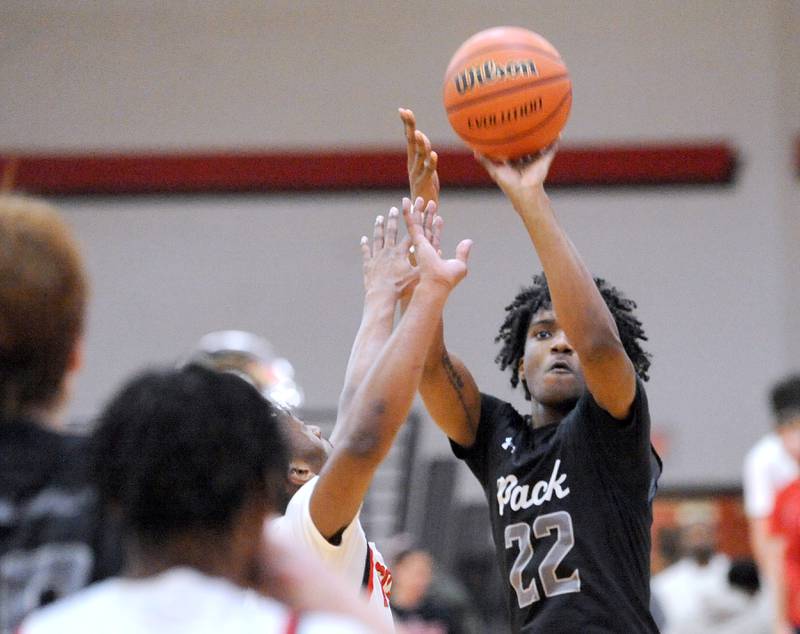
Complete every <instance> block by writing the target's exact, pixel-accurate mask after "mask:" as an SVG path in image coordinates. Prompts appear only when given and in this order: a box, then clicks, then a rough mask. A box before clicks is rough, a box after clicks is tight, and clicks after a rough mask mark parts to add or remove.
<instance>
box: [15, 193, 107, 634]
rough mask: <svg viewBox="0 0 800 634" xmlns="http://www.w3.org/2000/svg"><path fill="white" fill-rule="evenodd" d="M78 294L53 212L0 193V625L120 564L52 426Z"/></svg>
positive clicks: (72, 458)
mask: <svg viewBox="0 0 800 634" xmlns="http://www.w3.org/2000/svg"><path fill="white" fill-rule="evenodd" d="M86 303H87V281H86V275H85V272H84V268H83V264H82V262H81V257H80V254H79V252H78V248H77V245H76V243H75V241H74V240H73V238H72V236H71V234H70V231H69V229H68V228H67V226H66V224H65V223H64V222H63V221H62V220H61V219H60V218H59V216H58V214H57V212H56V211H55V210H54V209H52V208H51V207H50V206H48V205H46V204H45V203H43V202H40V201H37V200H33V199H30V198H24V197H20V196H10V195H0V634H7V633H10V632H12V631H14V630H15V628H16V627H17V625H18V624H19V622H20V620H21V619H22V617H24V616H25V614H27V613H28V612H29V611H30V610H32V609H34V608H36V607H38V606H40V605H43V604H45V603H48V602H50V601H53V600H54V599H57V598H58V597H60V596H63V595H65V594H68V593H70V592H73V591H75V590H78V589H79V588H81V587H83V586H84V585H86V584H87V583H89V582H90V581H91V580H93V579H98V578H102V577H104V576H107V575H109V574H111V573H113V572H116V569H117V567H118V566H119V563H120V562H119V559H118V553H119V550H118V548H117V546H116V536H115V533H113V532H111V531H109V530H108V529H107V527H106V526H105V525H104V524H103V523H102V522H101V521H100V516H99V515H98V514H97V507H96V496H95V494H94V489H93V487H91V486H90V485H89V473H88V469H87V467H88V442H87V439H86V438H83V437H80V436H75V435H70V434H66V433H63V432H62V431H61V430H59V426H60V420H61V416H62V410H63V406H64V405H65V404H66V402H67V401H68V399H69V395H70V386H71V383H72V380H73V376H74V375H75V373H76V372H77V370H78V369H79V368H80V365H81V357H82V354H81V349H82V347H81V337H82V333H83V324H84V316H85V312H86Z"/></svg>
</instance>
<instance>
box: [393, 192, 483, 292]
mask: <svg viewBox="0 0 800 634" xmlns="http://www.w3.org/2000/svg"><path fill="white" fill-rule="evenodd" d="M423 204H424V203H423V200H422V198H417V199H416V200H415V201H414V205H413V207H412V205H411V201H410V200H409V199H408V198H404V199H403V219H404V220H405V222H406V227H407V229H408V235H409V236H410V237H411V242H412V246H413V249H414V254H415V256H416V260H417V268H418V269H419V275H420V283H425V282H431V283H434V284H436V285H439V286H442V287H444V288H445V289H446V290H447V292H449V291H451V290H452V289H453V288H455V286H456V285H457V284H458V283H459V282H460V281H461V280H462V279H464V277H465V276H466V274H467V259H468V257H469V252H470V249H471V248H472V240H462V241H461V242H460V243H459V244H458V246H457V247H456V256H455V258H453V259H449V260H446V259H444V258H442V257H441V254H440V252H439V250H438V248H436V247H435V246H434V245H433V244H432V240H437V241H438V237H436V238H434V236H437V235H438V233H439V232H440V231H441V227H442V223H443V221H442V219H441V217H438V216H437V217H436V222H433V221H432V220H430V221H429V222H431V223H432V226H431V228H430V229H429V230H427V229H426V227H425V223H426V222H427V221H428V220H427V219H432V218H433V217H434V216H435V215H436V203H435V202H433V201H429V202H428V204H427V205H425V207H424V208H423ZM429 235H430V236H431V237H429ZM437 246H438V245H437Z"/></svg>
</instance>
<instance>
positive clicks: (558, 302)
mask: <svg viewBox="0 0 800 634" xmlns="http://www.w3.org/2000/svg"><path fill="white" fill-rule="evenodd" d="M554 156H555V148H554V147H553V148H550V149H549V150H547V151H546V152H544V153H543V154H542V155H541V156H540V157H539V158H538V159H537V160H536V161H534V162H532V163H527V164H525V165H522V166H518V165H512V164H510V163H501V164H498V163H492V162H491V161H489V160H488V159H486V158H482V157H478V159H479V160H480V161H481V163H482V164H483V165H484V167H485V168H486V170H487V171H488V172H489V174H490V175H491V177H492V178H493V179H494V180H495V182H496V183H497V184H498V185H499V186H500V189H502V190H503V192H504V193H505V194H506V196H507V197H508V199H509V200H510V201H511V204H512V205H513V206H514V209H515V210H516V212H517V213H518V214H519V216H520V217H521V218H522V221H523V223H524V224H525V228H526V229H527V230H528V234H529V235H530V238H531V241H532V242H533V246H534V248H535V249H536V253H537V254H538V255H539V260H540V261H541V263H542V268H543V269H544V273H545V276H546V277H547V282H548V285H549V287H550V296H551V299H552V302H553V310H554V311H555V313H556V316H557V318H558V321H559V323H560V324H561V327H562V328H563V329H564V333H565V334H566V336H567V338H568V339H569V342H570V344H571V345H572V347H573V348H574V350H575V352H576V353H577V355H578V358H579V359H580V362H581V367H582V368H583V372H584V376H585V379H586V386H587V388H588V390H589V392H591V394H592V396H593V397H594V399H595V400H596V401H597V403H598V405H600V407H602V408H603V409H605V410H606V411H607V412H608V413H609V414H611V415H612V416H613V417H614V418H617V419H624V418H625V417H626V416H627V415H628V412H629V411H630V407H631V404H632V403H633V399H634V397H635V395H636V374H635V371H634V367H633V363H632V362H631V361H630V359H629V358H628V355H627V354H626V353H625V349H624V348H623V346H622V342H621V341H620V337H619V332H618V331H617V327H616V324H615V323H614V318H613V317H612V316H611V313H610V312H609V310H608V307H607V306H606V303H605V301H604V300H603V297H602V295H601V294H600V292H599V291H598V290H597V286H596V284H595V282H594V279H593V278H592V275H591V274H590V273H589V271H588V269H587V268H586V266H585V265H584V263H583V260H582V259H581V257H580V255H579V254H578V251H577V249H576V248H575V246H574V245H573V244H572V242H571V241H570V239H569V237H568V236H567V234H566V233H565V232H564V230H563V229H562V228H561V226H560V225H559V223H558V220H557V219H556V216H555V214H554V213H553V209H552V207H551V206H550V199H549V198H548V197H547V194H546V193H545V191H544V181H545V178H546V177H547V172H548V170H549V169H550V163H551V162H552V160H553V157H554Z"/></svg>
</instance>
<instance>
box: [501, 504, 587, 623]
mask: <svg viewBox="0 0 800 634" xmlns="http://www.w3.org/2000/svg"><path fill="white" fill-rule="evenodd" d="M553 531H556V541H555V543H554V544H553V545H552V546H551V547H550V550H549V551H547V554H546V555H545V556H544V558H543V559H542V562H541V563H540V564H539V581H540V582H541V584H542V589H543V590H544V595H545V596H546V597H554V596H557V595H559V594H568V593H570V592H580V591H581V576H580V573H579V571H578V570H573V572H572V574H571V575H570V576H569V577H558V576H557V575H556V568H558V565H559V564H560V563H561V561H562V560H563V559H564V557H566V555H567V553H568V552H569V551H570V550H571V549H572V547H573V546H574V545H575V536H574V534H573V532H572V518H571V517H570V515H569V513H567V512H566V511H558V512H556V513H548V514H546V515H540V516H539V517H537V518H536V519H535V520H534V521H533V535H534V537H535V538H536V539H543V538H545V537H548V536H549V535H552V533H553ZM505 537H506V548H507V549H508V548H512V547H513V546H514V542H517V547H518V548H519V554H518V555H517V558H516V559H515V560H514V565H513V566H512V567H511V572H510V573H509V575H508V580H509V582H510V583H511V587H512V588H514V592H516V593H517V602H518V603H519V607H520V608H524V607H526V606H528V605H530V604H531V603H535V602H536V601H538V600H539V599H540V598H541V597H540V595H539V590H538V589H537V587H536V580H535V579H531V582H530V584H529V585H528V587H527V588H525V587H523V585H522V572H523V571H524V570H525V568H526V567H527V565H528V564H529V563H530V561H531V559H532V558H533V543H532V542H531V526H529V525H528V524H526V523H525V522H518V523H516V524H510V525H508V526H506V530H505Z"/></svg>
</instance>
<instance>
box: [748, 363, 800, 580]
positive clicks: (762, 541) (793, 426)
mask: <svg viewBox="0 0 800 634" xmlns="http://www.w3.org/2000/svg"><path fill="white" fill-rule="evenodd" d="M770 404H771V407H772V415H773V420H774V423H775V428H774V430H773V431H771V432H770V433H768V434H766V435H765V436H764V437H763V438H761V439H760V440H759V441H758V442H757V443H756V444H755V445H754V446H753V447H752V448H751V449H750V451H748V453H747V456H746V457H745V460H744V473H743V478H742V488H743V493H744V508H745V513H746V514H747V517H748V522H749V528H750V542H751V545H752V549H753V555H754V556H755V560H756V564H757V565H758V568H759V570H761V571H762V577H764V581H765V583H766V584H767V585H774V583H775V578H776V574H777V573H778V571H779V569H780V555H779V554H778V553H777V552H776V545H775V542H774V539H772V538H771V536H770V531H769V521H770V516H771V515H772V511H773V507H774V505H775V496H776V495H777V493H778V491H780V490H781V489H782V488H783V487H785V486H786V485H787V484H789V483H790V482H791V481H792V480H794V479H795V478H797V477H798V476H800V469H798V466H797V464H798V462H797V458H798V457H800V417H798V416H797V412H798V411H800V374H794V375H791V376H788V377H786V378H784V379H783V380H781V381H779V382H778V383H776V384H775V385H774V386H773V388H772V390H771V392H770ZM793 412H794V413H793Z"/></svg>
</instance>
